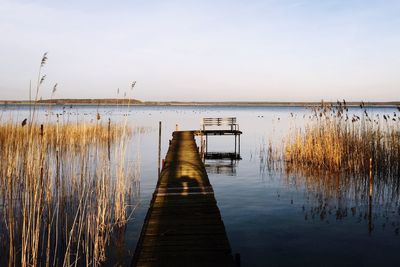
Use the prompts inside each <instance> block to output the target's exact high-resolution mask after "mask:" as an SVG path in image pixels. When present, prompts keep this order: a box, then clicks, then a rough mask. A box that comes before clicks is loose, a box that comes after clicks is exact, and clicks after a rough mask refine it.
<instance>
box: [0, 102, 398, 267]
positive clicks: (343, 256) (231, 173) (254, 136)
mask: <svg viewBox="0 0 400 267" xmlns="http://www.w3.org/2000/svg"><path fill="white" fill-rule="evenodd" d="M64 111H65V112H64ZM394 111H395V109H391V108H373V109H370V112H372V113H374V114H384V113H391V114H392V113H393V112H394ZM97 112H99V113H100V115H101V120H102V121H104V122H105V123H106V122H107V121H108V118H110V119H111V120H112V121H113V122H117V121H125V120H126V121H127V123H128V124H129V125H130V126H132V127H134V126H140V127H145V128H146V129H147V131H146V133H144V134H141V135H140V136H138V135H137V136H135V137H134V138H133V140H132V143H131V144H130V148H131V151H130V152H129V155H128V156H129V158H130V159H131V160H133V161H138V160H140V163H141V180H140V199H136V200H135V201H138V202H139V203H140V205H139V206H138V208H137V209H136V210H135V213H134V219H133V220H132V221H130V222H129V224H128V225H127V228H126V232H125V235H124V238H123V243H124V245H123V246H122V247H119V249H118V250H116V251H113V252H112V253H110V255H109V257H110V260H109V263H110V266H112V264H111V263H112V262H113V261H114V260H115V259H116V258H118V259H121V258H123V261H124V263H125V264H129V262H130V260H131V257H132V255H133V252H134V250H135V246H136V242H137V240H138V237H139V235H140V231H141V226H142V223H143V220H144V217H145V215H146V213H147V209H148V207H149V202H150V200H151V197H152V194H153V192H154V189H155V185H156V183H157V157H158V155H157V151H158V123H159V121H161V122H162V153H161V157H162V158H163V157H164V156H165V154H166V151H167V149H168V140H169V139H171V134H172V132H173V131H174V130H175V129H176V128H178V129H179V130H195V129H199V128H200V122H201V119H202V118H203V117H236V118H237V122H238V124H239V125H240V130H241V131H243V135H242V137H241V157H242V160H240V161H233V162H231V161H211V160H210V161H209V160H207V161H206V166H207V170H208V175H209V179H210V182H211V184H212V186H213V188H214V191H215V197H216V199H217V202H218V207H219V209H220V211H221V216H222V219H223V221H224V224H225V228H226V232H227V235H228V239H229V241H230V244H231V248H232V252H233V253H234V254H236V253H239V254H240V258H241V263H242V266H267V265H268V266H399V262H400V254H399V251H400V233H399V229H400V204H399V195H400V191H399V190H400V189H399V186H398V185H399V183H398V180H399V179H400V178H399V177H397V182H393V183H391V182H385V183H379V184H377V185H374V186H375V187H376V188H375V187H374V195H373V197H372V200H370V199H369V198H368V191H367V190H366V187H365V183H364V182H365V181H356V180H354V179H352V178H351V177H335V176H330V177H329V176H321V177H318V176H313V175H310V174H304V173H303V174H300V173H295V172H291V173H288V172H285V171H275V170H273V169H272V170H271V169H268V168H267V167H268V166H266V164H265V157H264V151H265V149H266V147H267V145H268V143H269V142H272V143H274V144H277V145H279V144H280V142H281V141H282V138H284V137H285V136H287V134H288V133H289V132H290V131H291V130H292V129H293V128H294V127H296V126H297V127H298V126H302V125H303V124H304V122H305V119H306V118H307V116H308V115H309V114H310V111H309V110H306V109H305V108H295V107H223V106H222V107H221V106H218V107H199V106H183V107H175V106H167V107H160V106H132V107H129V108H128V107H117V106H107V107H95V106H79V107H77V106H74V107H72V108H70V107H69V106H66V107H62V106H56V107H52V108H51V110H48V108H47V107H43V108H41V111H40V112H39V114H40V117H41V118H42V119H43V120H46V119H48V118H50V120H54V119H55V118H56V114H57V113H58V114H63V115H60V116H59V118H60V120H64V121H81V120H86V121H91V120H95V119H96V114H97ZM351 112H354V113H357V112H359V111H358V110H357V109H354V110H351ZM28 113H29V109H28V108H27V107H16V106H7V107H4V106H3V107H2V112H1V116H2V120H7V119H11V118H12V119H13V120H17V121H22V120H23V119H24V118H25V117H27V116H28ZM46 114H49V116H46ZM303 117H305V119H303ZM233 149H234V139H233V137H210V139H209V150H210V151H221V152H222V151H227V152H229V151H233ZM360 188H361V190H360ZM364 189H365V190H364ZM364 191H365V192H364Z"/></svg>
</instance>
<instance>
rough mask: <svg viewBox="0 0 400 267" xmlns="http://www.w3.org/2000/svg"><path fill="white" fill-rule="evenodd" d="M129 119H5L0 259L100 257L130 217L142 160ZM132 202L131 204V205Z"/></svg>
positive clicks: (64, 262) (0, 145)
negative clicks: (132, 158)
mask: <svg viewBox="0 0 400 267" xmlns="http://www.w3.org/2000/svg"><path fill="white" fill-rule="evenodd" d="M131 134H132V131H131V130H130V129H129V128H128V127H126V125H113V124H111V123H109V124H101V123H98V122H96V123H76V124H70V123H65V124H60V123H46V124H42V125H39V124H35V123H33V124H31V125H29V126H25V127H23V126H21V125H20V124H19V123H18V124H17V123H13V122H7V123H1V124H0V175H1V178H0V179H1V180H0V199H1V200H0V201H1V203H0V205H1V211H0V212H1V218H4V220H2V222H1V223H0V225H1V226H0V227H2V228H3V229H2V230H0V232H1V233H6V234H4V236H3V237H2V239H1V240H2V242H1V244H0V245H1V246H2V250H3V251H5V252H6V254H4V255H2V264H4V263H8V266H14V265H18V266H38V265H40V266H71V265H74V266H77V265H87V266H89V265H93V266H95V265H99V264H101V263H102V262H103V261H104V260H105V259H106V248H107V246H108V245H109V243H110V235H111V233H112V231H113V229H115V228H119V227H122V226H124V225H125V223H126V221H127V220H128V219H129V216H130V215H129V214H127V212H126V210H127V208H128V206H129V204H130V203H129V202H128V201H126V199H127V198H128V197H132V194H133V193H134V192H136V190H137V183H138V175H139V173H138V170H137V168H138V165H134V166H133V165H132V164H131V163H130V162H128V161H127V159H126V157H125V155H126V149H127V145H128V141H129V139H130V136H131ZM131 208H132V207H131Z"/></svg>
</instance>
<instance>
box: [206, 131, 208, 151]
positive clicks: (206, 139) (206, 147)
mask: <svg viewBox="0 0 400 267" xmlns="http://www.w3.org/2000/svg"><path fill="white" fill-rule="evenodd" d="M207 152H208V135H207V134H206V154H207Z"/></svg>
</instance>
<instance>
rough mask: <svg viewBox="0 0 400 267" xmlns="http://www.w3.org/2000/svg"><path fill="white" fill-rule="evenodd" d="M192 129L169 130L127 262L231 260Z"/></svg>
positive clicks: (195, 263) (173, 263)
mask: <svg viewBox="0 0 400 267" xmlns="http://www.w3.org/2000/svg"><path fill="white" fill-rule="evenodd" d="M194 134H195V132H194V131H176V132H174V133H173V139H172V140H171V141H170V146H169V149H168V152H167V155H166V158H165V162H164V166H163V168H162V171H161V173H160V177H159V179H158V183H157V188H156V190H155V192H154V194H153V199H152V201H151V204H150V208H149V210H148V213H147V216H146V219H145V222H144V225H143V228H142V233H141V236H140V239H139V242H138V245H137V247H136V252H135V256H134V259H133V264H132V265H133V266H236V265H235V264H234V260H233V257H232V255H231V249H230V244H229V241H228V238H227V235H226V232H225V226H224V223H223V221H222V219H221V215H220V211H219V209H218V206H217V203H216V200H215V197H214V191H213V188H212V186H211V184H210V181H209V180H208V176H207V172H206V170H205V167H204V165H203V162H202V160H201V157H200V155H199V152H198V148H197V146H196V142H195V139H194Z"/></svg>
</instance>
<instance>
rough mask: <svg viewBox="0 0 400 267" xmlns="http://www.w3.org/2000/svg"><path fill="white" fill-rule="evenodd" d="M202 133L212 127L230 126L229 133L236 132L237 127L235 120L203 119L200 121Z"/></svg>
mask: <svg viewBox="0 0 400 267" xmlns="http://www.w3.org/2000/svg"><path fill="white" fill-rule="evenodd" d="M202 125H203V131H205V130H206V127H212V126H230V129H231V131H238V130H239V125H238V124H237V123H236V118H234V117H231V118H203V121H202Z"/></svg>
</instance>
